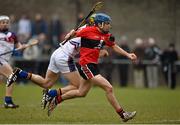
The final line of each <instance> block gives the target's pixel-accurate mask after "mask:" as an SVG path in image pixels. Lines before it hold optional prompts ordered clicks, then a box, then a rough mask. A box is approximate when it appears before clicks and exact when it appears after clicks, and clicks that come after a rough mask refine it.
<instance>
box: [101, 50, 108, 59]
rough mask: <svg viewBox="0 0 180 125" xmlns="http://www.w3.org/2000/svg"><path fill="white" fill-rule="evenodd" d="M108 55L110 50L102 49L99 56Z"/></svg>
mask: <svg viewBox="0 0 180 125" xmlns="http://www.w3.org/2000/svg"><path fill="white" fill-rule="evenodd" d="M106 56H109V53H108V51H107V50H105V49H102V50H100V53H99V57H106Z"/></svg>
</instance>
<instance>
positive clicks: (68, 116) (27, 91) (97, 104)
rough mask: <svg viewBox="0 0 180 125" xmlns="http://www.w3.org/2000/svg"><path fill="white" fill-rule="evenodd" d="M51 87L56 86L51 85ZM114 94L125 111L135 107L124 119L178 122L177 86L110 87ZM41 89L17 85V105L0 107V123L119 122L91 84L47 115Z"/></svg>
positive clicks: (179, 90) (179, 91) (0, 90)
mask: <svg viewBox="0 0 180 125" xmlns="http://www.w3.org/2000/svg"><path fill="white" fill-rule="evenodd" d="M0 86H1V87H0V100H1V101H0V103H1V105H3V99H4V92H5V88H4V85H2V84H1V85H0ZM54 88H58V86H55V87H54ZM114 92H115V95H116V97H117V99H118V101H119V102H120V104H121V105H122V106H123V107H124V109H125V110H128V111H133V110H136V111H137V115H136V117H135V118H134V119H133V120H131V121H129V122H128V123H135V124H136V123H139V124H140V123H142V124H144V123H154V124H160V123H162V124H171V123H179V124H180V88H179V87H178V88H177V89H175V90H170V89H168V88H165V87H164V88H157V89H135V88H130V87H128V88H119V87H115V88H114ZM41 94H42V89H41V88H40V87H38V86H36V85H32V84H29V85H26V86H22V85H18V86H15V89H14V95H13V97H14V101H15V102H16V103H17V104H19V105H20V108H18V109H4V108H3V107H2V106H1V107H0V124H15V123H16V124H32V123H34V124H49V123H51V124H120V123H122V121H121V119H120V118H119V116H118V115H117V114H116V112H115V111H114V110H113V108H112V107H111V106H110V104H109V103H108V102H107V99H106V97H105V94H104V91H102V90H101V89H100V88H98V87H93V88H92V89H91V91H90V92H89V93H88V95H87V97H85V98H79V99H72V100H68V101H64V102H63V103H62V104H61V105H59V106H58V107H57V108H56V109H55V111H54V112H53V113H52V115H51V116H50V117H48V116H47V111H46V110H42V109H41V106H40V101H41V96H42V95H41Z"/></svg>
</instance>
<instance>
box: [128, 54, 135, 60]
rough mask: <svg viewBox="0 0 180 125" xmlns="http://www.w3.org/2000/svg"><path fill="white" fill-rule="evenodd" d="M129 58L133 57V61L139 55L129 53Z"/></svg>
mask: <svg viewBox="0 0 180 125" xmlns="http://www.w3.org/2000/svg"><path fill="white" fill-rule="evenodd" d="M128 58H129V59H131V60H132V61H133V62H135V61H136V60H137V56H136V55H135V54H134V53H129V54H128Z"/></svg>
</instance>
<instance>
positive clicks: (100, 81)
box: [91, 74, 136, 122]
mask: <svg viewBox="0 0 180 125" xmlns="http://www.w3.org/2000/svg"><path fill="white" fill-rule="evenodd" d="M91 82H93V83H94V84H96V85H98V86H99V87H101V88H102V89H103V90H104V91H105V92H106V97H107V99H108V101H109V102H110V104H111V105H112V106H113V107H114V109H115V110H116V112H117V113H118V114H119V115H120V117H121V118H122V119H123V121H124V122H126V121H128V120H129V119H132V118H133V117H134V116H135V114H136V111H134V112H125V111H124V110H123V108H122V107H121V106H120V104H119V103H118V101H117V99H116V97H115V95H114V92H113V87H112V85H111V84H110V83H109V82H108V81H107V80H106V79H105V78H104V77H102V76H101V75H100V74H99V75H96V76H95V77H93V78H92V79H91Z"/></svg>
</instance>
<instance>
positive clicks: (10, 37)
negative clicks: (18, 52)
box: [6, 32, 18, 44]
mask: <svg viewBox="0 0 180 125" xmlns="http://www.w3.org/2000/svg"><path fill="white" fill-rule="evenodd" d="M6 40H7V41H9V42H14V44H16V43H18V40H17V36H16V34H15V33H12V32H8V33H7V37H6Z"/></svg>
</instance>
